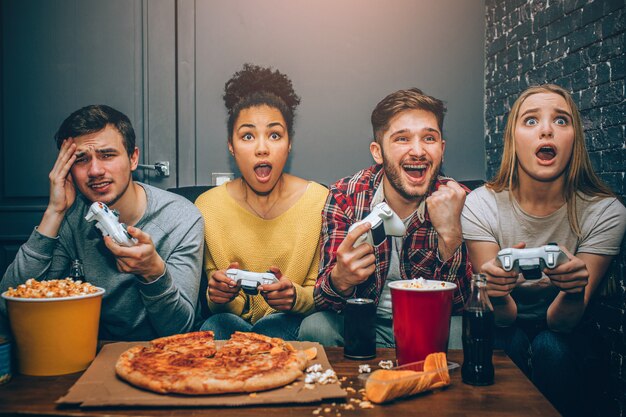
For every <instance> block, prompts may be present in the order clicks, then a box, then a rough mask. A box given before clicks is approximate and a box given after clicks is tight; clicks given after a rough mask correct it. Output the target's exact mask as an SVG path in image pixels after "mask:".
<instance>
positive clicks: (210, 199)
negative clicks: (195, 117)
mask: <svg viewBox="0 0 626 417" xmlns="http://www.w3.org/2000/svg"><path fill="white" fill-rule="evenodd" d="M327 194H328V190H327V189H326V188H325V187H324V186H322V185H320V184H317V183H315V182H310V183H309V185H308V187H307V190H306V191H305V193H304V194H303V195H302V197H300V199H299V200H298V201H297V202H296V203H295V204H294V205H293V206H292V207H291V208H290V209H289V210H287V211H286V212H284V213H283V214H281V215H280V216H278V217H276V218H274V219H270V220H265V219H262V218H260V217H258V216H256V215H255V214H252V213H250V212H249V211H247V210H246V209H244V208H243V207H241V206H240V205H239V204H238V203H237V201H235V200H234V199H233V198H232V197H231V196H230V194H228V191H227V190H226V184H224V185H221V186H219V187H215V188H213V189H211V190H209V191H207V192H205V193H204V194H202V195H201V196H200V197H198V199H197V200H196V206H197V207H198V209H200V212H201V213H202V216H203V217H204V225H205V228H204V241H205V267H206V273H207V277H211V274H212V273H213V272H215V271H217V270H220V269H226V268H228V265H229V264H230V263H231V262H239V267H240V268H241V269H246V270H248V271H254V272H265V271H267V270H268V269H269V268H270V266H273V265H275V266H277V267H279V268H280V270H281V272H282V273H283V275H284V276H286V277H288V278H289V279H290V280H291V281H292V282H293V284H294V287H295V290H296V301H295V304H294V307H293V310H292V311H293V312H296V313H301V314H307V313H309V312H311V311H312V310H313V309H314V307H315V303H314V301H313V287H314V285H315V281H316V279H317V273H318V267H319V238H320V229H321V227H322V208H323V206H324V203H325V202H326V196H327ZM207 299H208V294H207ZM208 303H209V308H210V309H211V312H213V313H222V312H229V313H233V314H237V315H239V316H241V317H242V318H243V319H244V320H246V321H248V322H250V323H252V324H254V323H255V322H256V321H257V320H259V319H261V318H263V317H265V316H266V315H268V314H271V313H274V312H275V311H276V310H274V309H273V308H271V307H270V306H269V305H268V304H267V302H266V301H265V299H264V298H263V297H262V296H261V295H260V294H259V295H255V296H249V295H247V294H245V293H244V292H243V291H240V292H239V295H238V296H237V297H236V298H235V299H234V300H233V301H231V302H229V303H226V304H215V303H213V302H211V301H210V300H208Z"/></svg>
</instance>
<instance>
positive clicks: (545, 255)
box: [496, 243, 568, 279]
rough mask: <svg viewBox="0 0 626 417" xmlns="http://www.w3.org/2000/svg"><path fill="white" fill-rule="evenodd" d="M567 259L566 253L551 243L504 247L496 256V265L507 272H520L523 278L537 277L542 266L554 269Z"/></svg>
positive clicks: (539, 276) (539, 275)
mask: <svg viewBox="0 0 626 417" xmlns="http://www.w3.org/2000/svg"><path fill="white" fill-rule="evenodd" d="M567 260H568V258H567V255H566V254H565V253H564V252H563V251H561V249H560V248H559V246H558V245H556V244H553V243H551V244H548V245H545V246H540V247H538V248H526V249H515V248H506V249H502V250H501V251H500V252H498V256H496V264H497V265H498V266H500V267H501V268H502V269H504V270H505V271H507V272H509V271H515V272H517V273H520V272H521V273H522V274H523V275H524V278H525V279H539V278H541V273H542V271H543V270H544V268H548V269H554V268H556V267H557V266H558V265H561V264H563V263H565V262H567Z"/></svg>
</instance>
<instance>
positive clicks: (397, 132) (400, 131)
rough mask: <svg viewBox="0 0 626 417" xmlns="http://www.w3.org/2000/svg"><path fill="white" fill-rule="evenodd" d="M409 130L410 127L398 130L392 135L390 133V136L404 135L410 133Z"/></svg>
mask: <svg viewBox="0 0 626 417" xmlns="http://www.w3.org/2000/svg"><path fill="white" fill-rule="evenodd" d="M408 132H409V129H400V130H396V131H395V132H393V133H392V134H391V135H389V137H393V136H397V135H403V134H405V133H408Z"/></svg>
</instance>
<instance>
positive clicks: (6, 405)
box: [0, 348, 559, 417]
mask: <svg viewBox="0 0 626 417" xmlns="http://www.w3.org/2000/svg"><path fill="white" fill-rule="evenodd" d="M326 352H327V354H328V358H329V359H330V362H331V364H332V365H333V368H334V369H335V371H336V372H337V374H338V376H339V377H342V376H346V377H347V378H348V379H347V380H346V381H345V382H343V384H342V385H343V386H344V387H348V386H351V387H354V388H356V389H357V390H358V389H359V388H361V387H362V386H363V381H362V379H359V377H358V375H359V374H358V365H359V364H362V363H369V364H370V365H372V366H375V365H377V364H378V361H380V360H381V359H395V351H394V350H393V349H378V352H377V357H376V359H373V360H370V361H352V360H349V359H345V358H344V357H343V349H342V348H326ZM448 359H449V360H450V361H453V362H458V363H462V361H463V354H462V352H461V351H458V350H454V351H450V352H449V354H448ZM493 361H494V365H495V369H496V383H495V384H494V385H491V386H488V387H474V386H470V385H466V384H464V383H463V382H462V381H461V372H460V369H459V370H456V371H455V372H454V373H453V374H452V385H451V386H449V387H447V388H446V389H444V390H437V391H434V392H431V393H426V394H422V395H418V396H415V397H412V398H408V399H402V400H396V401H395V402H393V403H390V404H387V405H375V406H374V408H373V409H358V406H357V409H356V410H344V409H343V407H342V406H343V404H345V402H343V401H338V402H336V403H334V404H335V405H333V403H331V402H330V401H328V402H324V403H321V404H319V403H318V404H309V405H283V406H271V407H267V406H266V407H246V408H240V407H238V408H218V409H213V408H211V409H208V408H166V409H163V408H161V409H155V408H124V409H122V408H106V409H102V408H101V409H80V408H77V407H59V406H57V405H56V404H55V401H56V400H57V399H58V398H59V397H61V396H63V395H64V394H65V393H66V392H67V390H68V389H69V388H70V387H71V386H72V385H73V384H74V382H76V380H77V379H78V378H79V377H80V375H81V374H80V373H76V374H71V375H63V376H57V377H29V376H24V375H14V376H13V380H12V381H11V382H9V383H8V384H5V385H0V416H25V415H28V416H31V417H32V416H38V415H42V416H43V415H45V416H96V417H104V416H116V415H119V416H181V417H192V416H207V415H214V416H219V417H229V416H255V417H262V416H272V415H273V416H276V417H282V416H310V417H338V413H340V414H341V416H340V417H350V416H355V415H359V416H367V417H370V416H371V417H377V416H393V417H403V416H419V417H425V416H455V417H460V416H480V417H489V416H494V417H495V416H498V417H500V416H524V417H527V416H543V417H549V416H559V413H558V412H557V411H556V410H555V409H554V407H552V405H551V404H550V403H549V402H548V400H546V399H545V398H544V397H543V396H542V395H541V393H539V391H537V389H536V388H535V387H534V385H532V383H531V382H530V381H529V380H528V379H527V378H526V377H525V376H524V374H522V372H521V371H520V370H519V369H518V368H517V367H516V366H515V365H514V364H513V362H511V360H510V359H509V358H508V357H507V356H506V355H505V354H504V353H502V352H495V353H494V357H493ZM350 382H352V385H350ZM354 396H355V395H354V394H350V396H349V397H354ZM320 408H321V410H320V411H319V413H318V414H313V412H314V411H315V410H318V409H320Z"/></svg>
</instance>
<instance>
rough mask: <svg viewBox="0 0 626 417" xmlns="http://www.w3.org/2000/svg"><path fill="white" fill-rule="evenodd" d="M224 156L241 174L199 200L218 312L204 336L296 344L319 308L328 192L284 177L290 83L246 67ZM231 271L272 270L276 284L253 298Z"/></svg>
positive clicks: (234, 90) (233, 82) (231, 110)
mask: <svg viewBox="0 0 626 417" xmlns="http://www.w3.org/2000/svg"><path fill="white" fill-rule="evenodd" d="M224 102H225V104H226V108H227V110H228V149H229V150H230V153H231V154H232V155H233V157H234V158H235V162H236V164H237V167H238V168H239V171H240V172H241V177H240V178H237V179H235V180H233V181H230V182H228V183H226V184H224V185H221V186H219V187H216V188H214V189H212V190H210V191H207V192H206V193H204V194H202V195H201V196H200V197H198V199H197V200H196V206H197V207H198V208H199V209H200V211H201V212H202V215H203V217H204V221H205V244H206V250H205V261H206V262H205V264H206V272H207V277H208V279H209V284H208V291H207V299H208V304H209V308H210V310H211V313H212V315H211V316H210V317H209V318H208V319H207V320H206V321H205V322H204V324H203V325H202V330H213V331H214V332H215V337H216V339H227V338H228V337H230V335H231V333H233V332H234V331H237V330H238V331H254V332H257V333H262V334H265V335H268V336H272V337H282V338H284V339H287V340H296V338H297V335H298V329H299V327H300V322H301V321H302V318H303V317H304V316H305V315H306V314H308V313H310V312H312V311H313V309H314V307H315V303H314V302H313V286H314V285H315V281H316V279H317V272H318V265H319V236H320V228H321V222H322V217H321V211H322V207H323V205H324V202H325V200H326V196H327V193H328V191H327V189H326V188H325V187H323V186H322V185H320V184H317V183H315V182H311V181H306V180H304V179H302V178H298V177H295V176H293V175H290V174H287V173H284V172H283V168H284V166H285V163H286V162H287V158H288V157H289V152H290V151H291V144H292V143H291V142H292V137H293V120H294V111H295V108H296V106H297V105H298V104H299V103H300V98H299V97H298V96H297V95H296V93H295V91H294V90H293V87H292V84H291V81H290V80H289V78H288V77H287V76H285V75H284V74H281V73H280V72H278V71H272V70H271V69H270V68H262V67H258V66H255V65H250V64H245V65H244V67H243V70H241V71H239V72H237V73H235V75H234V76H233V77H232V78H231V79H230V80H229V81H228V82H227V83H226V87H225V94H224ZM229 268H238V269H243V270H248V271H253V272H266V271H268V270H269V271H271V272H273V273H274V275H276V277H277V278H278V282H277V283H274V284H267V285H262V286H260V287H259V294H258V295H253V296H250V295H247V294H246V293H244V292H243V291H242V290H241V288H240V286H238V285H237V283H236V282H235V281H233V280H232V279H230V278H229V277H228V276H227V275H226V270H227V269H229Z"/></svg>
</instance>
